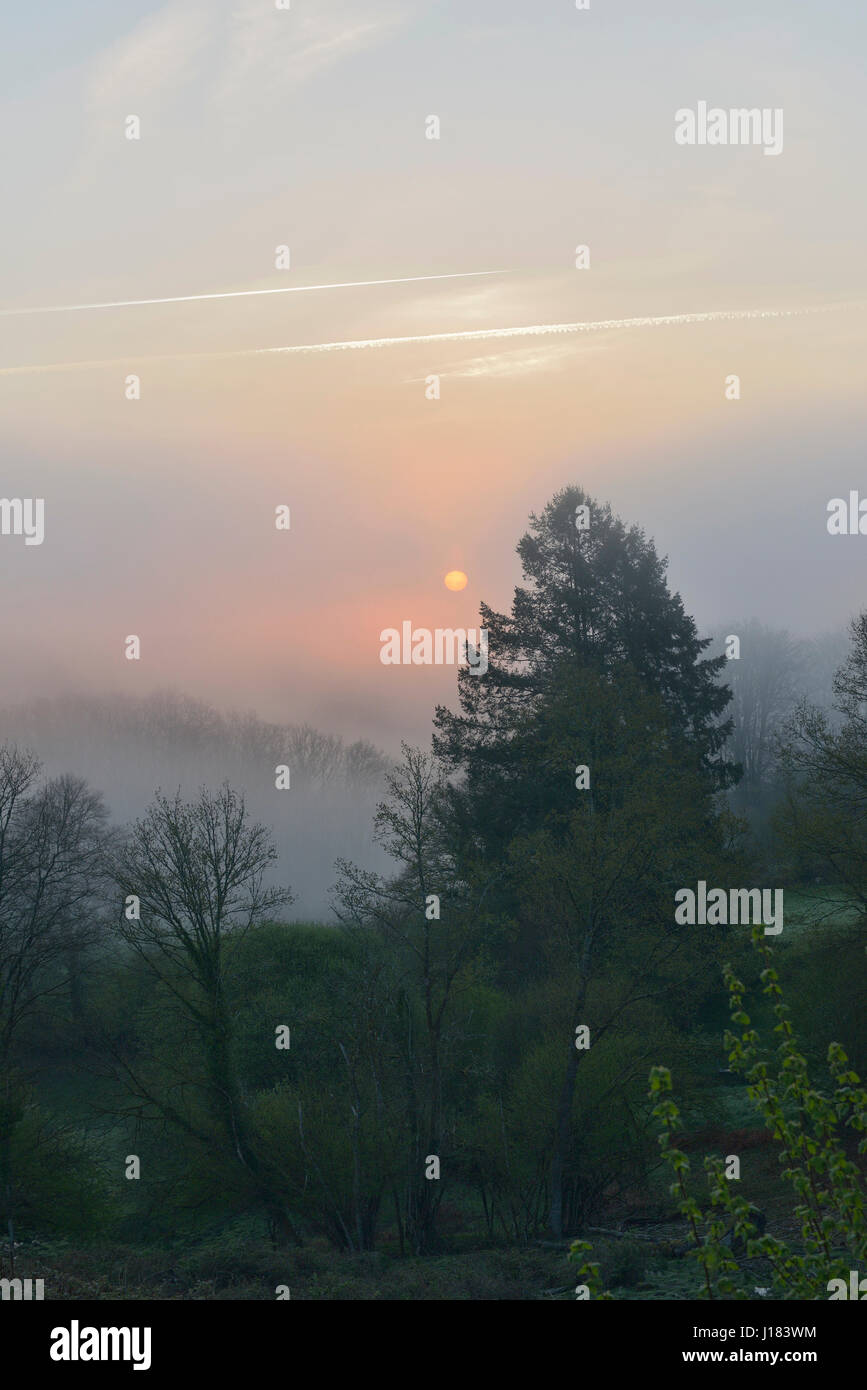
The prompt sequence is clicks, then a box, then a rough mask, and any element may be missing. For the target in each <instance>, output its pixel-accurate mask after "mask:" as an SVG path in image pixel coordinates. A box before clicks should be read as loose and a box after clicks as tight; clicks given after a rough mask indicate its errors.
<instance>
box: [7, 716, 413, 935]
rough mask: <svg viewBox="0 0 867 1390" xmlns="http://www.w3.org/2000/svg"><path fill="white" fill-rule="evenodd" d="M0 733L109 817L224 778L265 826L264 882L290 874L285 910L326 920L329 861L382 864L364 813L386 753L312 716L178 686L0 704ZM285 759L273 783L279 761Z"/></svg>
mask: <svg viewBox="0 0 867 1390" xmlns="http://www.w3.org/2000/svg"><path fill="white" fill-rule="evenodd" d="M0 740H2V741H9V742H14V743H17V744H19V746H22V747H28V748H31V749H32V750H33V751H34V752H35V753H36V754H37V756H38V757H39V758H40V760H41V762H42V765H43V771H44V774H45V775H46V776H56V775H59V774H61V773H73V774H76V775H78V776H81V777H84V778H86V779H87V781H88V782H89V783H90V784H91V785H92V786H93V787H94V788H96V789H97V790H99V791H101V792H102V793H103V795H104V797H105V802H106V805H107V807H108V811H109V815H110V818H111V820H112V822H113V823H115V824H126V823H128V822H130V821H132V820H134V819H135V818H136V817H137V816H140V815H141V814H142V813H143V812H144V810H145V809H146V807H147V806H148V804H149V803H150V802H151V801H152V799H153V796H154V792H155V791H156V790H157V789H158V788H160V789H162V791H164V792H165V793H167V794H169V795H171V794H173V793H174V792H175V791H176V790H177V789H178V788H180V790H181V792H182V793H183V794H184V795H185V796H188V797H190V796H193V795H195V793H196V792H197V791H198V789H199V788H200V787H202V786H208V787H211V788H214V787H217V786H219V785H220V783H222V782H223V781H224V780H228V781H229V783H230V784H231V785H232V786H233V787H235V788H236V789H237V790H239V791H243V793H244V795H245V797H246V800H247V805H248V807H249V810H250V813H251V815H252V816H253V817H254V818H255V819H257V820H260V821H262V822H263V823H264V824H266V825H267V826H268V827H269V828H270V829H271V832H272V834H273V837H274V842H275V845H276V848H277V851H278V854H279V861H278V863H277V864H276V865H275V868H274V871H273V872H272V873H271V874H270V875H269V883H272V884H276V883H280V884H281V885H284V886H285V885H288V886H289V887H291V889H292V891H293V893H294V894H295V901H294V902H293V904H292V905H291V907H290V908H289V909H288V910H287V915H288V916H289V917H291V918H294V919H299V920H301V919H317V920H321V919H327V918H329V916H330V915H331V914H330V912H329V907H328V891H329V888H330V886H331V884H332V883H333V881H334V876H335V875H334V868H333V866H334V860H335V859H336V858H337V857H338V856H340V857H345V858H350V859H353V860H355V861H356V862H357V863H359V864H362V865H364V866H365V867H368V868H382V867H383V866H384V864H385V862H386V860H385V856H384V855H383V854H381V852H379V851H378V850H377V849H376V847H375V846H374V845H373V844H372V841H371V828H372V825H371V822H372V816H373V813H374V811H375V807H376V803H377V800H378V799H379V797H380V795H381V791H382V782H383V775H384V772H385V771H386V769H387V766H388V760H387V759H386V757H385V756H384V755H383V754H382V753H380V752H379V750H378V749H376V748H375V747H374V746H373V745H372V744H370V743H367V742H365V741H358V742H356V743H351V744H347V743H345V742H344V741H343V740H342V739H340V738H337V737H335V736H332V735H329V734H327V733H321V732H320V731H318V730H316V729H313V728H311V727H310V726H309V725H278V724H269V723H266V722H264V721H263V720H261V719H259V718H258V717H257V716H256V715H255V714H250V713H244V714H241V713H228V714H221V713H219V712H218V711H217V710H215V709H213V708H212V707H211V706H209V705H208V704H206V703H205V702H203V701H200V700H194V699H191V698H190V697H188V696H185V695H183V694H181V693H178V692H170V691H166V692H161V693H158V694H152V695H150V696H145V697H132V696H120V695H112V696H104V697H98V696H82V695H72V694H68V695H61V696H56V697H53V698H43V699H38V700H35V701H31V702H29V703H27V704H20V705H17V706H11V707H8V708H6V709H5V710H4V711H3V712H2V715H0ZM281 765H282V766H285V767H288V769H289V783H290V785H289V787H288V788H286V789H282V790H277V788H276V785H275V782H276V771H275V770H276V768H277V767H278V766H281Z"/></svg>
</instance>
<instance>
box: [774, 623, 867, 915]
mask: <svg viewBox="0 0 867 1390" xmlns="http://www.w3.org/2000/svg"><path fill="white" fill-rule="evenodd" d="M851 638H852V645H851V648H850V651H849V655H848V657H847V659H846V661H845V662H844V664H843V665H842V666H841V668H840V670H839V671H838V673H837V676H836V678H835V681H834V698H835V711H834V712H833V713H836V715H837V716H838V717H837V719H836V720H835V719H834V718H833V717H832V714H829V712H827V711H824V710H820V709H817V708H815V707H813V706H810V705H807V704H806V703H805V704H802V705H800V706H799V707H798V709H797V710H796V712H795V714H794V715H793V716H792V717H791V719H790V720H789V721H788V722H787V724H786V726H785V729H784V733H783V736H782V739H781V753H780V757H781V762H782V766H783V769H784V772H785V776H786V787H785V795H784V798H783V801H782V804H781V807H780V810H779V813H778V816H777V826H778V829H779V831H780V833H781V836H782V839H783V842H784V843H785V844H786V845H788V847H789V848H790V850H792V851H793V852H794V853H795V855H796V856H797V857H798V859H799V860H800V861H801V863H802V865H803V867H804V868H805V869H807V870H808V871H809V872H810V873H811V874H812V875H817V874H818V875H819V876H821V877H824V878H826V879H827V880H828V881H829V882H830V884H831V885H833V886H835V887H837V888H838V889H842V895H841V896H842V898H843V899H844V901H845V900H847V899H848V900H850V901H851V899H852V898H853V897H854V899H855V901H856V902H857V904H858V906H859V908H860V910H861V912H862V913H863V914H867V833H865V816H867V613H862V614H861V615H860V617H858V618H856V619H855V620H854V621H853V623H852V625H851ZM830 906H831V903H830V898H829V907H830Z"/></svg>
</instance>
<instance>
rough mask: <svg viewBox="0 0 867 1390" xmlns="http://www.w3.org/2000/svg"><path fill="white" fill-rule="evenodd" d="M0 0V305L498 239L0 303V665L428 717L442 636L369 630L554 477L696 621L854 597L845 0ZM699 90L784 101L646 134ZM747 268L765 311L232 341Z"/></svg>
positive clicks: (404, 718)
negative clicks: (399, 643) (727, 122)
mask: <svg viewBox="0 0 867 1390" xmlns="http://www.w3.org/2000/svg"><path fill="white" fill-rule="evenodd" d="M0 30H2V32H0V93H2V95H0V166H2V169H3V195H4V197H3V202H4V213H3V218H2V229H0V237H2V251H3V254H2V258H0V276H2V288H0V308H2V309H4V310H15V309H32V308H38V307H52V306H63V305H79V304H88V303H102V302H106V301H107V302H116V301H121V300H130V299H151V298H169V297H173V296H184V295H199V294H202V295H204V294H210V293H226V292H230V291H237V290H253V289H258V290H262V289H276V288H283V287H288V286H305V285H320V284H331V283H334V282H338V283H344V282H356V281H369V280H377V279H384V278H395V277H411V276H426V275H430V276H432V275H456V274H458V273H463V272H470V271H479V270H494V271H498V272H503V273H501V274H496V275H490V276H485V277H479V278H468V279H451V280H430V281H426V282H421V283H410V284H396V285H379V286H376V285H369V286H366V287H363V288H356V289H329V290H312V291H310V292H309V293H303V294H300V293H299V294H278V295H264V296H253V297H248V298H244V297H241V298H229V299H209V300H201V301H194V302H182V303H164V304H150V305H142V306H138V307H127V308H110V309H92V310H81V311H76V312H62V313H45V314H29V313H25V314H22V313H16V314H10V313H5V314H4V315H2V316H0V430H2V471H0V497H6V498H15V497H22V498H25V497H33V498H35V497H41V498H44V499H45V540H44V543H43V544H42V545H40V546H29V547H27V546H25V545H24V542H23V538H22V537H21V536H15V535H5V536H0V582H2V610H0V611H2V617H0V632H2V653H3V661H2V676H0V698H2V700H3V701H4V702H5V701H6V700H8V699H20V698H23V697H26V696H28V695H30V694H33V693H35V692H41V693H56V692H57V691H58V690H62V689H68V688H72V689H80V690H124V689H127V690H134V691H135V692H136V693H144V692H146V691H147V690H149V689H153V688H155V687H163V686H167V685H168V686H175V687H177V688H180V689H183V690H187V691H189V692H190V693H191V694H194V695H198V696H201V697H203V698H206V699H209V700H211V701H213V702H214V703H216V704H219V705H222V706H230V705H234V706H238V705H240V706H253V707H255V708H256V709H257V710H258V711H259V712H260V713H261V714H262V715H263V716H265V717H266V718H274V719H281V720H289V721H295V720H304V719H309V720H310V721H311V722H313V723H315V724H318V725H320V726H322V727H325V728H329V729H332V730H334V731H335V732H339V733H342V734H344V735H345V736H347V737H350V738H354V737H357V736H361V735H364V736H368V737H371V738H373V739H375V740H376V741H378V742H379V743H381V744H383V745H385V746H387V747H389V748H393V747H394V746H395V744H396V742H397V741H398V740H399V739H400V738H401V737H409V738H414V739H422V738H426V736H427V732H428V729H429V722H430V715H431V711H432V708H433V705H434V704H435V702H436V701H437V700H445V701H452V699H453V693H454V687H455V675H454V670H453V668H448V667H446V668H441V667H439V668H438V667H409V668H393V667H384V666H382V665H381V664H380V661H379V651H380V642H379V633H380V630H381V629H382V628H383V627H388V626H395V627H399V626H400V624H401V622H402V621H403V620H405V619H409V620H411V621H412V622H413V623H414V624H415V625H424V626H428V627H431V628H435V627H437V626H465V627H468V626H474V625H475V624H476V623H477V615H478V602H479V600H480V599H485V600H486V601H487V602H489V603H491V604H493V605H494V606H496V607H501V608H503V607H508V605H509V603H510V599H511V592H512V588H513V586H514V583H515V582H516V580H517V579H518V577H519V572H518V565H517V559H516V557H515V554H514V546H515V543H516V541H517V539H518V537H519V536H520V534H521V533H522V531H523V530H524V529H525V528H526V521H527V515H528V513H529V511H531V510H533V509H541V508H542V507H543V506H544V504H545V502H546V501H547V500H548V498H549V497H550V495H551V494H552V493H553V492H554V491H555V490H556V489H558V488H559V487H561V486H563V485H564V484H567V483H572V482H575V483H580V484H582V485H583V486H585V487H586V488H588V489H589V490H590V491H591V492H592V493H593V494H595V495H596V496H598V497H599V498H600V499H602V500H608V501H610V502H611V503H612V505H613V506H614V508H615V510H617V511H618V512H619V513H620V514H621V515H622V516H623V518H624V519H625V520H626V521H629V522H637V523H639V524H640V525H642V526H643V527H645V529H646V530H647V531H648V533H649V534H650V535H651V536H653V538H654V539H655V541H656V543H657V546H658V548H659V549H660V551H661V552H662V553H665V554H668V555H669V556H670V561H671V564H670V576H671V581H672V584H673V585H674V587H675V588H677V589H678V590H680V592H681V593H682V594H683V597H684V600H685V603H686V605H687V607H688V609H689V610H690V611H692V612H693V613H694V614H695V616H696V618H697V620H698V621H699V624H700V625H701V626H702V627H708V626H710V625H712V624H714V623H716V622H717V621H724V620H727V619H728V618H729V617H731V616H732V615H736V614H754V615H755V616H757V617H759V618H760V619H762V620H763V621H765V622H770V623H775V624H785V625H789V626H791V627H793V628H794V629H796V630H798V631H802V632H812V631H816V630H820V629H826V628H831V627H838V626H839V625H841V624H842V623H843V622H845V621H846V619H847V618H848V617H849V615H850V614H851V613H853V612H855V611H856V610H857V609H858V608H859V607H861V606H863V605H864V602H865V597H867V594H865V585H864V582H863V576H864V574H865V558H867V536H865V537H853V536H848V537H839V536H838V537H832V536H829V535H828V533H827V529H826V506H827V503H828V501H829V499H830V498H832V497H835V496H847V495H848V493H849V491H850V489H861V491H862V492H863V494H864V496H865V497H867V468H865V463H864V456H865V445H864V441H865V423H867V421H865V417H867V404H865V392H864V386H863V383H864V377H865V366H867V352H865V324H867V312H865V310H867V287H865V284H864V281H865V273H864V270H863V254H864V253H863V248H864V244H865V240H867V237H865V233H867V226H865V221H867V219H865V194H864V181H863V167H864V154H863V152H864V148H865V143H867V113H865V109H864V103H863V61H864V53H865V48H867V18H865V10H864V7H863V5H862V4H861V3H857V0H824V3H823V4H822V5H821V6H819V5H816V4H815V3H809V4H807V3H805V2H804V0H736V2H735V3H725V4H723V3H708V2H707V0H681V2H680V3H651V0H591V8H590V10H589V11H583V12H582V11H576V9H575V6H574V4H573V3H572V0H532V3H531V2H530V0H520V3H519V0H449V2H446V0H418V3H416V2H415V0H291V8H290V9H288V10H278V9H277V8H276V6H275V4H274V0H227V2H226V3H224V0H175V2H174V3H169V4H165V5H153V4H148V3H144V2H143V0H141V2H139V3H130V0H91V3H82V4H76V5H69V4H68V3H66V2H65V0H64V2H63V3H61V0H53V2H51V3H45V2H44V0H43V3H40V4H39V5H31V6H16V7H12V6H7V7H5V9H4V14H3V18H2V22H0ZM700 101H706V102H707V103H708V104H709V105H710V106H718V107H721V108H724V109H730V108H736V107H751V108H752V107H756V108H768V109H771V110H774V109H777V108H781V109H782V111H783V132H784V141H783V149H782V152H781V153H780V154H779V155H778V156H767V155H765V153H764V151H763V149H762V148H761V147H757V146H740V147H736V146H731V145H729V146H709V145H703V146H700V145H695V146H692V147H688V146H680V145H678V144H677V143H676V142H675V139H674V131H675V111H676V110H678V109H679V108H695V107H697V104H698V103H699V102H700ZM131 115H135V116H137V117H138V118H139V121H140V139H138V140H130V139H127V138H126V134H125V130H126V122H127V118H128V117H129V116H131ZM431 115H436V116H437V117H438V118H439V122H440V138H439V139H438V140H431V139H428V138H426V121H427V118H428V117H429V116H431ZM579 244H582V245H587V246H589V248H590V268H589V269H584V270H578V269H576V268H575V248H576V246H577V245H579ZM281 245H288V246H289V247H290V249H291V264H290V268H289V269H277V268H275V252H276V248H277V247H278V246H281ZM835 306H836V307H835ZM819 308H821V309H826V310H827V312H803V311H812V310H816V309H819ZM764 309H767V310H777V311H797V312H795V313H790V314H788V315H787V316H781V317H773V318H767V319H762V318H739V319H721V320H712V321H708V322H702V323H688V322H687V323H675V324H669V325H648V326H641V325H639V326H627V327H619V328H608V329H603V330H598V329H597V330H594V331H590V332H584V333H574V332H573V333H562V334H544V335H534V336H522V337H514V338H508V339H504V338H481V339H478V340H472V341H426V342H418V343H401V344H392V345H386V346H371V347H365V348H359V349H357V350H350V351H336V352H322V353H315V354H288V355H284V354H263V355H254V354H252V353H250V352H249V350H251V349H259V348H273V347H281V346H292V345H304V344H309V345H313V344H322V343H331V342H345V341H356V340H368V339H381V338H406V337H416V336H423V335H433V334H450V333H461V332H468V331H473V330H476V331H478V330H491V329H500V328H517V327H525V326H531V325H550V324H570V323H576V322H598V321H607V320H612V319H632V318H643V317H651V318H653V317H658V316H677V315H682V314H684V315H689V314H703V313H711V312H714V311H723V312H735V311H750V310H764ZM236 353H237V354H242V353H247V354H249V355H233V354H236ZM210 354H214V355H213V356H210ZM221 354H225V355H221ZM76 363H81V364H89V365H83V366H80V367H77V368H74V369H66V366H67V365H68V364H76ZM94 364H95V365H94ZM47 367H50V368H51V370H32V371H31V370H27V371H21V370H17V369H21V368H27V369H30V368H47ZM59 367H63V368H64V369H63V370H56V368H59ZM10 369H12V370H10ZM130 373H135V374H137V375H139V376H140V379H141V399H140V400H135V401H130V400H127V399H125V394H124V383H125V379H126V377H127V376H128V375H129V374H130ZM733 373H734V374H737V375H738V376H739V377H740V380H741V399H740V400H736V401H734V400H727V399H726V397H725V381H726V377H727V376H728V375H729V374H733ZM432 374H437V375H439V376H440V378H441V384H440V399H439V400H429V399H427V398H426V394H425V381H426V378H428V377H429V376H430V375H432ZM280 503H286V504H288V505H289V506H290V508H291V514H292V526H291V531H289V532H278V531H276V530H275V527H274V508H275V506H277V505H278V504H280ZM455 568H459V569H462V570H464V571H466V573H467V574H468V575H469V584H468V586H467V588H466V589H465V590H464V591H463V592H461V593H450V592H449V591H447V590H446V589H445V588H444V586H443V583H442V578H443V575H444V573H445V572H446V571H447V570H452V569H455ZM131 633H136V634H138V635H139V636H140V637H141V641H142V659H141V660H140V661H138V662H130V661H127V660H125V658H124V653H123V639H124V637H125V636H126V635H127V634H131Z"/></svg>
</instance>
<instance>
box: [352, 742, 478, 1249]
mask: <svg viewBox="0 0 867 1390" xmlns="http://www.w3.org/2000/svg"><path fill="white" fill-rule="evenodd" d="M402 754H403V756H402V760H401V761H400V763H399V764H398V765H397V767H396V768H394V769H393V770H392V771H391V772H390V773H389V774H388V776H387V777H386V799H385V800H384V801H383V802H381V803H380V805H379V807H378V808H377V811H376V815H375V818H374V839H375V840H376V842H377V843H378V844H379V845H381V846H382V848H383V849H385V851H386V852H387V853H388V854H389V856H390V857H391V858H392V859H393V860H395V862H396V863H397V864H398V865H399V872H398V873H397V874H396V875H395V876H394V877H392V878H386V877H384V876H382V875H379V874H375V873H372V872H370V871H367V870H362V869H359V868H358V867H357V866H356V865H354V864H352V863H349V862H348V861H346V860H338V863H337V867H338V870H339V879H338V883H337V885H336V888H335V903H336V911H337V914H338V916H339V917H340V919H341V920H342V921H344V922H346V923H352V924H354V925H355V926H356V927H357V928H359V929H370V928H374V929H376V930H378V931H379V932H380V933H382V935H383V936H384V937H385V938H386V939H387V940H388V941H389V942H390V943H391V944H392V946H393V947H396V948H397V953H398V958H399V964H400V967H401V969H402V976H403V987H402V989H403V998H404V1013H405V1019H406V1042H405V1075H406V1113H407V1124H408V1130H409V1141H408V1145H407V1172H406V1185H405V1193H406V1208H405V1224H406V1232H407V1235H408V1237H409V1239H410V1241H411V1243H412V1245H413V1248H414V1249H415V1250H416V1252H417V1253H419V1254H421V1253H424V1252H426V1251H428V1250H430V1249H432V1248H433V1246H434V1244H435V1239H436V1237H435V1222H436V1214H437V1209H438V1207H439V1204H440V1199H441V1194H442V1185H441V1183H440V1182H438V1181H433V1180H430V1179H427V1178H426V1177H425V1172H424V1170H425V1164H426V1161H427V1159H428V1157H429V1156H435V1157H436V1158H437V1159H438V1160H439V1161H440V1163H441V1164H442V1163H443V1162H444V1155H443V1144H444V1140H445V1124H444V1086H445V1065H444V1063H445V1059H444V1050H445V1046H446V1042H447V1037H446V1029H447V1024H448V1021H449V1010H450V1006H451V1004H452V1003H453V999H454V994H455V991H456V989H457V988H458V987H459V984H460V981H461V978H462V976H463V975H464V973H465V972H466V970H467V968H468V966H469V964H470V962H471V961H472V958H473V951H474V948H475V946H476V945H477V943H478V939H479V932H480V930H481V928H482V925H483V923H484V917H483V903H484V898H485V895H486V891H487V886H488V883H486V882H482V883H481V884H479V883H478V882H476V883H471V882H469V881H468V880H467V879H466V877H464V876H463V874H462V873H461V871H459V868H458V862H457V860H456V858H455V855H454V853H453V849H452V846H451V845H450V843H449V839H448V834H447V830H446V825H445V822H444V818H443V804H444V801H443V798H444V784H443V778H442V775H441V773H440V771H439V769H438V768H437V765H436V763H435V761H434V759H433V758H431V757H430V756H429V755H428V754H425V753H423V752H422V751H421V750H420V749H417V748H410V747H409V746H408V745H407V744H403V745H402ZM416 1001H418V1003H419V1005H420V1013H421V1020H420V1021H421V1036H420V1038H417V1037H416V1030H417V1026H418V1020H417V1017H416V1008H415V1003H416Z"/></svg>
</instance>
